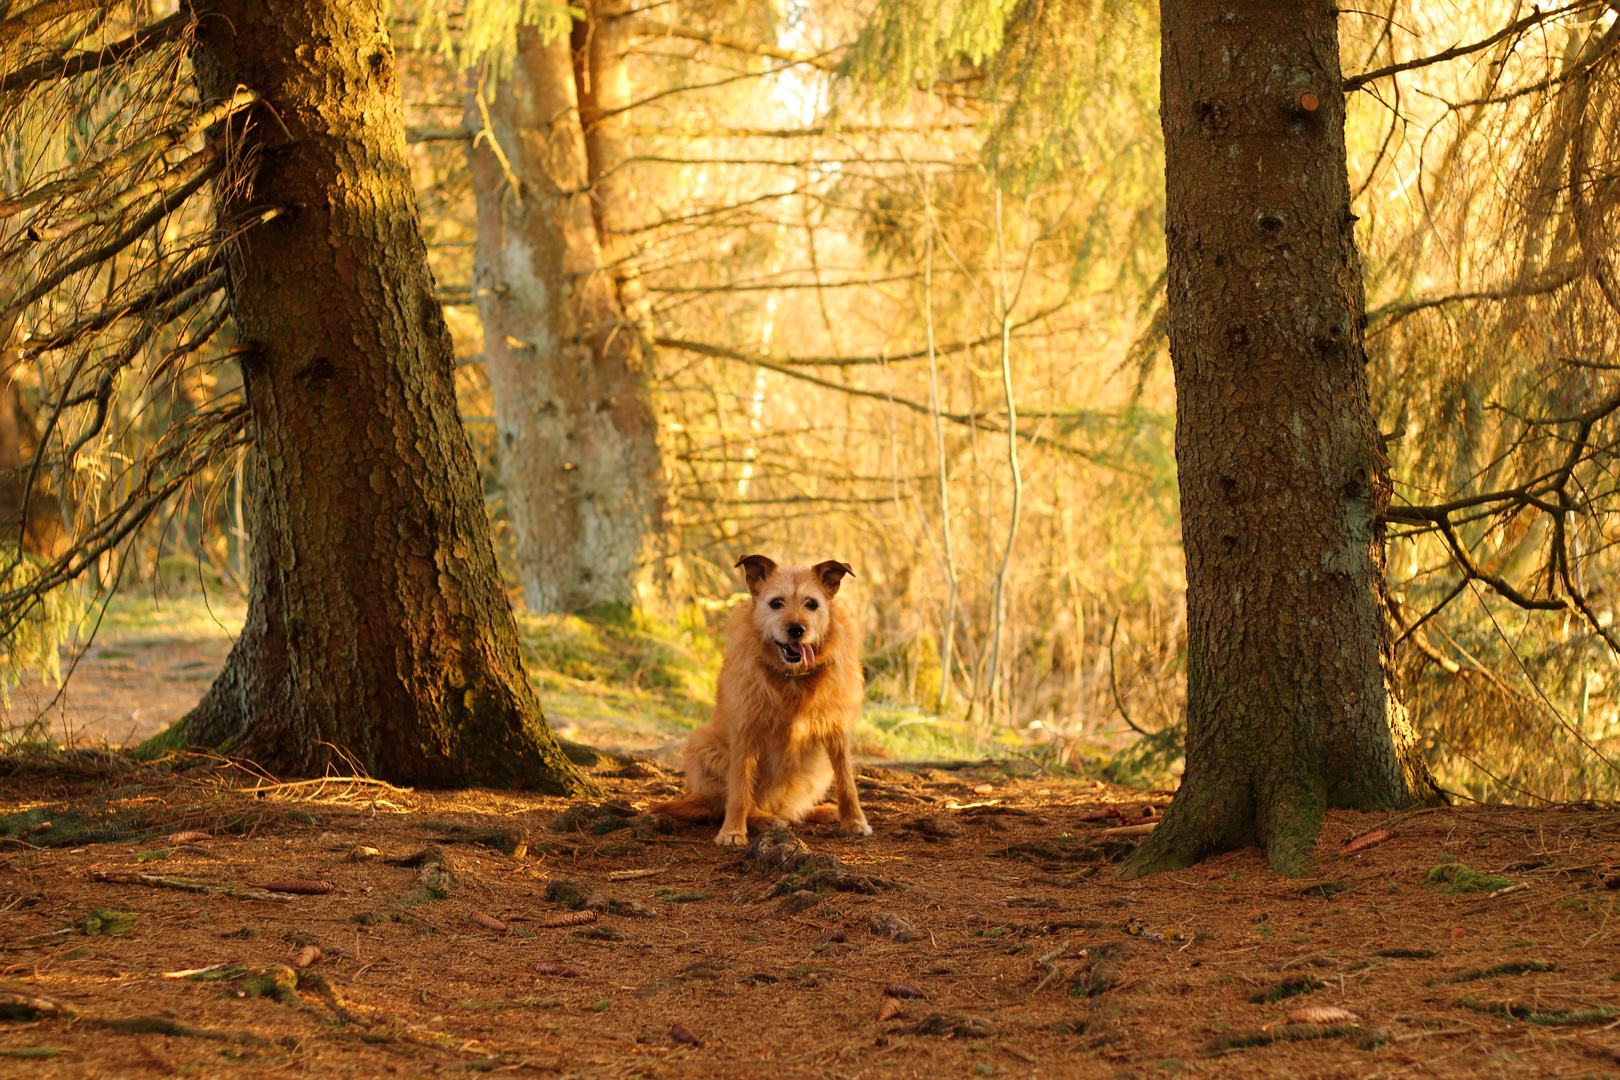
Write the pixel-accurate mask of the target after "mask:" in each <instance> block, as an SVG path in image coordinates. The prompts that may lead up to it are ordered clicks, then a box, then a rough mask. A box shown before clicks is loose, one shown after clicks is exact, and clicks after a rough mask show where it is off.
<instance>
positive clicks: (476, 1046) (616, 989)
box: [0, 764, 1620, 1080]
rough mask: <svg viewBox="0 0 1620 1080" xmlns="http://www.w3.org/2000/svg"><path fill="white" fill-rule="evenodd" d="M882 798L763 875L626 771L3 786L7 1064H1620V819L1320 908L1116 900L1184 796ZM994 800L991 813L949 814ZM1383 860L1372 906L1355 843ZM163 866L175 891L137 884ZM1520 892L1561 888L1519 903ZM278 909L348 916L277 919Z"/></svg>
mask: <svg viewBox="0 0 1620 1080" xmlns="http://www.w3.org/2000/svg"><path fill="white" fill-rule="evenodd" d="M872 772H873V773H874V775H877V776H878V777H879V779H880V781H881V782H877V781H874V782H871V783H863V788H862V790H863V799H864V800H865V801H866V803H867V811H868V816H869V817H870V819H871V821H872V824H873V826H874V828H875V829H876V830H877V833H876V835H875V836H873V837H872V838H870V839H866V840H855V839H851V838H847V837H844V836H842V835H841V834H840V833H838V832H837V831H836V829H834V828H832V827H822V826H804V827H801V828H800V829H798V830H797V831H796V834H789V833H778V834H771V835H767V836H763V837H761V838H760V840H759V842H758V843H757V844H756V845H755V846H754V847H753V848H752V849H750V851H749V852H748V853H747V854H745V855H744V856H743V857H741V858H739V857H738V856H737V855H736V853H735V852H728V851H725V850H722V849H720V848H717V847H715V846H714V845H713V844H712V832H713V830H712V828H691V829H687V828H681V827H678V826H671V825H670V823H668V822H648V821H647V820H645V815H642V814H641V812H640V810H641V808H643V807H645V806H646V805H648V804H650V803H651V802H654V801H656V799H657V798H658V797H659V796H660V795H661V794H663V792H660V791H659V790H658V789H659V787H660V784H661V783H662V781H661V780H660V779H658V778H656V777H655V778H654V779H652V780H651V781H648V780H638V779H636V778H634V777H612V776H608V775H606V774H602V773H599V774H598V781H599V783H601V784H602V785H603V787H604V788H605V789H606V791H607V797H606V798H605V799H604V800H603V801H602V802H599V803H592V804H577V803H576V804H573V806H572V807H571V806H570V804H569V803H567V802H566V801H563V800H557V799H546V798H541V797H535V796H529V795H524V794H521V793H511V792H489V791H476V790H475V791H460V792H435V793H420V792H412V791H408V790H404V789H397V788H382V787H377V786H374V785H367V784H363V783H360V782H359V781H357V780H346V781H342V782H335V781H326V782H313V783H298V784H291V785H276V784H267V783H265V782H264V781H262V780H258V781H254V782H253V784H252V786H253V787H254V788H256V789H257V790H252V789H249V788H244V787H242V786H241V785H240V783H239V782H236V781H233V779H232V777H231V775H230V772H229V770H227V769H224V768H223V767H218V768H215V770H214V771H213V772H206V771H205V772H200V773H198V772H194V774H193V775H189V776H177V775H175V774H167V776H165V774H161V773H154V772H152V771H150V770H148V771H147V772H144V773H141V774H139V776H138V782H131V780H130V778H129V777H127V776H125V777H119V776H116V775H111V776H107V777H102V778H94V777H91V778H83V779H80V780H69V781H63V780H62V779H60V778H56V779H50V780H46V779H43V778H41V777H40V776H39V775H38V774H29V775H15V776H11V777H5V778H0V834H7V835H15V834H16V833H20V832H24V831H27V830H29V829H33V830H35V831H34V832H33V833H32V834H31V837H30V844H31V846H24V845H14V846H13V847H11V848H8V849H6V850H4V851H3V852H0V967H4V971H3V972H0V1052H4V1053H5V1055H6V1056H7V1057H8V1058H18V1057H21V1058H23V1059H26V1058H28V1057H30V1056H40V1057H47V1056H48V1057H49V1059H50V1060H51V1061H52V1062H53V1063H54V1064H53V1065H52V1066H50V1067H54V1068H62V1069H66V1070H68V1073H66V1074H73V1075H124V1074H131V1073H135V1072H136V1071H137V1070H145V1071H150V1069H151V1068H152V1062H151V1060H150V1059H149V1058H147V1057H146V1056H145V1055H143V1052H142V1050H141V1047H142V1046H145V1045H148V1044H146V1043H142V1041H141V1040H142V1038H143V1037H153V1036H159V1037H162V1039H163V1042H162V1047H163V1049H162V1056H163V1060H164V1061H165V1062H167V1063H168V1066H169V1067H170V1071H195V1070H202V1071H204V1072H205V1073H212V1072H213V1071H215V1070H217V1069H218V1068H219V1066H220V1063H221V1062H222V1060H223V1061H226V1062H236V1063H247V1064H250V1067H251V1069H252V1070H255V1071H259V1072H264V1073H269V1072H272V1071H279V1070H282V1069H285V1068H288V1067H295V1068H304V1069H314V1070H316V1071H325V1072H331V1073H333V1074H335V1075H363V1076H369V1075H379V1074H382V1073H386V1072H389V1071H390V1070H391V1069H394V1070H398V1071H400V1072H404V1073H415V1074H421V1073H428V1072H435V1071H442V1070H444V1069H451V1070H461V1069H473V1070H477V1071H489V1070H497V1069H498V1070H505V1071H516V1072H519V1073H520V1074H534V1073H540V1074H548V1075H557V1074H560V1073H564V1072H566V1073H568V1074H570V1075H575V1076H581V1077H589V1076H601V1077H603V1078H604V1080H606V1078H607V1077H609V1076H614V1077H617V1076H621V1075H624V1074H625V1070H626V1069H629V1070H630V1071H632V1072H635V1073H638V1074H640V1075H645V1076H670V1077H687V1076H693V1077H695V1076H710V1075H745V1074H748V1075H751V1074H752V1073H754V1072H759V1071H761V1070H762V1069H763V1070H765V1071H770V1072H780V1073H781V1074H782V1075H783V1076H784V1077H798V1076H804V1077H807V1078H808V1077H816V1078H821V1077H825V1076H829V1075H832V1074H833V1073H846V1074H848V1075H855V1074H856V1073H860V1074H862V1075H863V1076H873V1077H886V1076H896V1077H900V1076H915V1075H930V1076H931V1075H951V1074H957V1075H962V1074H973V1073H975V1072H978V1073H982V1074H983V1075H992V1074H993V1073H994V1072H1003V1071H1010V1070H1011V1071H1016V1070H1023V1069H1024V1067H1025V1066H1026V1065H1027V1066H1039V1067H1041V1068H1042V1069H1043V1071H1045V1072H1048V1073H1051V1074H1054V1075H1055V1074H1061V1075H1065V1076H1077V1077H1081V1078H1091V1077H1096V1078H1098V1080H1101V1078H1103V1077H1113V1076H1120V1075H1149V1074H1152V1073H1154V1072H1155V1071H1159V1070H1160V1069H1161V1067H1162V1063H1164V1062H1167V1061H1184V1062H1187V1063H1189V1066H1190V1065H1191V1063H1194V1062H1196V1061H1197V1060H1199V1059H1200V1058H1202V1057H1208V1056H1210V1055H1214V1056H1217V1057H1218V1058H1219V1059H1220V1063H1219V1066H1218V1069H1219V1073H1220V1075H1222V1076H1233V1077H1251V1076H1252V1077H1257V1078H1258V1077H1273V1076H1294V1075H1301V1076H1309V1075H1323V1076H1327V1075H1351V1074H1356V1075H1362V1074H1373V1073H1379V1074H1382V1075H1385V1076H1405V1075H1412V1076H1418V1075H1422V1076H1440V1077H1446V1078H1451V1077H1458V1078H1461V1077H1464V1076H1477V1075H1496V1074H1498V1073H1500V1074H1501V1075H1509V1074H1511V1073H1513V1071H1514V1066H1513V1065H1512V1064H1511V1063H1513V1062H1521V1063H1527V1062H1531V1061H1533V1062H1534V1063H1535V1066H1536V1068H1537V1069H1539V1070H1541V1071H1543V1072H1546V1073H1547V1074H1548V1075H1552V1074H1554V1073H1558V1072H1561V1071H1563V1072H1569V1073H1571V1075H1576V1074H1580V1073H1582V1071H1583V1070H1584V1071H1587V1072H1589V1071H1590V1067H1591V1061H1592V1056H1593V1054H1599V1055H1601V1054H1603V1053H1608V1052H1609V1051H1608V1049H1607V1048H1608V1046H1609V1044H1610V1043H1611V1042H1614V1041H1617V1040H1615V1039H1613V1038H1612V1037H1611V1036H1610V1035H1609V1034H1607V1033H1606V1031H1605V1030H1604V1026H1605V1025H1606V1024H1609V1023H1612V1022H1613V1018H1614V1017H1616V1016H1620V982H1617V981H1615V980H1614V979H1611V976H1616V975H1620V962H1616V961H1614V960H1613V959H1612V956H1613V950H1612V942H1611V941H1610V939H1609V937H1607V936H1606V935H1608V934H1609V931H1608V927H1609V926H1611V925H1620V894H1617V893H1616V892H1615V891H1612V890H1611V889H1610V888H1609V887H1608V884H1607V883H1608V879H1610V878H1614V877H1615V876H1616V872H1615V864H1614V861H1613V860H1614V851H1615V847H1616V845H1617V844H1620V813H1616V812H1614V811H1609V810H1603V809H1596V810H1593V809H1585V810H1577V809H1560V810H1556V811H1551V810H1537V811H1532V810H1512V809H1502V808H1483V809H1475V808H1471V809H1466V810H1465V809H1456V810H1451V811H1446V812H1443V813H1442V815H1440V817H1441V818H1442V819H1443V820H1436V821H1435V824H1436V826H1437V827H1436V828H1433V829H1426V830H1421V831H1420V830H1410V829H1403V830H1401V831H1399V832H1397V831H1395V830H1393V829H1390V828H1389V827H1388V825H1387V824H1386V820H1385V817H1384V816H1382V815H1376V814H1347V813H1346V814H1340V813H1335V814H1330V815H1329V820H1328V823H1327V826H1326V828H1325V830H1324V837H1323V841H1322V844H1321V847H1320V851H1319V854H1318V857H1317V865H1316V866H1314V867H1313V871H1314V872H1315V873H1317V874H1319V875H1321V876H1320V877H1317V878H1313V879H1311V881H1313V882H1315V883H1316V885H1320V884H1321V883H1323V882H1326V883H1328V884H1330V885H1333V886H1335V887H1334V888H1318V887H1309V888H1307V887H1303V886H1301V884H1300V883H1298V882H1291V881H1289V880H1287V879H1282V878H1279V877H1277V876H1276V875H1273V874H1271V873H1269V872H1268V871H1267V870H1266V869H1265V868H1264V864H1263V861H1262V859H1261V857H1260V855H1259V853H1258V852H1257V851H1253V850H1250V851H1240V852H1233V853H1229V854H1226V855H1221V856H1217V857H1215V858H1213V859H1210V860H1208V861H1206V862H1204V863H1202V864H1199V865H1198V866H1194V867H1192V868H1190V869H1188V870H1184V871H1180V872H1177V873H1173V874H1166V875H1161V876H1159V877H1156V878H1151V879H1148V880H1146V881H1139V882H1122V881H1120V880H1118V879H1117V877H1115V874H1114V871H1115V868H1116V867H1117V863H1118V861H1119V860H1120V859H1121V858H1123V857H1124V856H1125V855H1126V854H1128V853H1129V851H1130V850H1131V847H1132V845H1133V844H1134V843H1135V842H1137V840H1138V839H1139V838H1134V837H1118V836H1113V837H1110V836H1106V835H1105V830H1107V829H1109V828H1113V827H1118V824H1119V823H1120V822H1137V821H1140V820H1141V819H1142V818H1151V819H1156V818H1157V816H1158V811H1160V810H1162V807H1163V805H1164V802H1165V800H1163V799H1162V798H1160V799H1157V800H1149V801H1148V802H1146V803H1144V796H1143V794H1142V793H1141V792H1135V791H1130V790H1129V789H1125V788H1118V787H1113V786H1111V785H1107V784H1104V783H1101V782H1096V781H1083V780H1070V779H1056V778H1052V777H1040V776H1035V775H1029V774H1028V772H1027V770H1026V772H1025V774H1023V775H1016V774H1015V773H1014V771H1013V770H1007V769H998V768H996V767H995V766H994V765H993V764H987V765H981V766H978V767H977V771H976V773H974V774H973V775H969V776H965V777H964V776H962V775H961V773H960V771H959V772H958V775H951V774H948V773H945V772H943V771H939V770H935V771H932V772H930V771H928V770H923V769H918V770H915V771H908V770H904V769H896V768H885V769H882V770H872ZM976 777H977V779H976ZM965 781H972V783H971V784H970V785H969V786H972V787H978V786H983V785H984V784H990V785H991V787H992V790H993V792H994V794H995V803H996V805H995V806H982V805H981V806H966V807H958V808H955V809H953V808H952V804H953V802H954V801H955V799H956V798H957V797H959V794H960V792H961V791H962V790H964V782H965ZM199 790H203V791H206V792H208V793H209V794H208V796H207V797H206V798H201V797H199V796H198V792H199ZM381 795H385V796H386V801H387V802H388V803H389V804H390V805H389V806H386V807H379V806H376V805H372V804H373V803H374V802H375V801H376V800H377V797H378V796H381ZM559 819H560V821H559ZM558 824H561V825H562V826H563V827H564V828H563V829H562V830H561V831H559V830H558V829H557V828H555V827H554V826H556V825H558ZM1442 825H1443V827H1441V826H1442ZM1380 831H1382V832H1384V833H1386V834H1387V835H1385V836H1382V837H1380V838H1379V839H1378V841H1377V842H1376V843H1372V844H1366V843H1363V844H1361V845H1358V846H1357V849H1356V850H1354V851H1352V852H1349V853H1348V854H1350V855H1351V856H1352V857H1353V858H1354V860H1355V862H1354V866H1355V870H1354V873H1353V874H1352V875H1349V876H1347V875H1346V872H1345V865H1346V864H1345V862H1344V861H1342V860H1344V859H1345V856H1346V852H1345V848H1346V846H1347V844H1346V838H1350V839H1352V840H1353V839H1354V838H1364V839H1365V838H1370V837H1374V836H1377V835H1378V834H1379V833H1380ZM186 833H195V834H202V835H199V836H186V835H184V834H186ZM535 838H540V839H538V840H536V839H535ZM154 839H155V840H157V841H158V842H160V843H164V842H166V843H167V844H169V845H172V846H170V847H167V848H165V849H162V850H165V851H166V852H167V853H166V854H164V855H163V856H162V859H161V865H162V866H163V867H164V870H165V872H164V873H163V874H150V873H145V872H142V871H139V870H137V869H135V868H136V867H138V866H140V865H141V863H140V856H141V855H142V854H143V853H145V852H148V851H151V850H152V847H151V845H152V842H153V840H154ZM59 840H61V841H65V842H63V843H58V842H56V841H59ZM34 841H37V842H34ZM203 844H206V845H207V847H206V848H204V847H202V846H201V845H203ZM70 845H71V847H70ZM187 845H189V849H188V846H187ZM452 847H453V848H454V853H452V851H451V848H452ZM1527 855H1528V856H1534V859H1533V860H1532V861H1531V862H1526V858H1527ZM1525 867H1531V869H1532V870H1533V873H1534V878H1535V883H1536V888H1535V890H1534V891H1530V892H1514V893H1511V894H1502V893H1500V892H1499V890H1500V889H1501V888H1502V887H1503V885H1502V884H1501V883H1502V882H1512V883H1514V884H1520V883H1522V877H1523V874H1524V872H1525V870H1524V868H1525ZM1476 868H1477V869H1476ZM1431 871H1438V873H1431ZM1509 875H1516V876H1509ZM289 884H302V885H314V886H319V887H320V888H319V889H316V888H307V889H299V890H298V891H293V890H283V889H275V890H272V889H270V888H268V886H286V885H289ZM1341 884H1342V887H1341ZM1492 886H1494V887H1495V888H1492ZM1454 889H1455V890H1456V891H1451V890H1454ZM800 894H803V895H805V896H807V897H809V898H810V903H809V904H808V905H807V906H804V907H802V908H801V909H800V910H797V911H794V912H792V913H786V912H785V910H784V909H782V908H781V907H780V906H779V900H780V899H781V898H783V897H796V896H799V895H800ZM1493 894H1494V895H1493ZM700 896H701V899H699V897H700ZM688 898H691V899H688ZM1032 909H1035V910H1036V911H1038V914H1035V913H1034V911H1032ZM87 913H89V914H87ZM92 915H93V916H94V919H95V921H94V922H92V918H91V917H92ZM486 920H487V921H486ZM492 924H493V925H492ZM92 927H94V928H95V929H96V930H100V929H101V928H103V927H110V928H112V930H113V933H112V936H108V934H107V933H105V932H103V933H99V934H97V936H95V937H93V938H91V937H88V936H87V931H91V930H92ZM497 928H502V929H497ZM503 929H504V932H503ZM315 935H319V940H320V943H319V944H317V942H316V937H315ZM287 942H291V943H292V945H291V947H289V946H288V945H287V944H286V943H287ZM92 945H93V948H92V947H86V946H92ZM1291 969H1292V970H1291ZM1302 969H1303V970H1308V971H1309V972H1310V973H1311V974H1309V975H1303V974H1300V972H1301V970H1302ZM1464 991H1466V992H1464ZM1301 993H1304V994H1308V996H1304V997H1301V996H1297V995H1300V994H1301ZM1251 999H1254V1000H1251ZM918 1006H925V1007H923V1008H920V1009H919V1008H918ZM908 1008H910V1009H913V1010H916V1011H913V1012H912V1013H911V1015H910V1016H908V1015H907V1012H906V1010H907V1009H908ZM694 1033H697V1034H694ZM1569 1034H1575V1035H1578V1036H1579V1038H1570V1037H1567V1036H1568V1035H1569ZM1555 1036H1556V1037H1555ZM222 1048H224V1049H223V1050H222ZM13 1051H15V1052H16V1053H13ZM1490 1061H1495V1062H1499V1063H1501V1064H1500V1068H1496V1067H1491V1068H1486V1067H1485V1065H1484V1063H1486V1062H1490ZM295 1062H297V1063H301V1064H296V1065H295V1064H294V1063H295ZM764 1063H770V1064H769V1065H768V1066H766V1065H765V1064H764ZM986 1065H988V1066H990V1067H991V1068H992V1072H991V1073H984V1072H983V1069H982V1068H980V1066H986ZM44 1067H46V1066H28V1065H26V1064H25V1063H24V1061H19V1062H18V1064H17V1065H16V1066H15V1068H17V1069H22V1068H44ZM1493 1069H1494V1071H1493ZM1195 1071H1196V1070H1195ZM1010 1074H1012V1073H1011V1072H1009V1075H1010Z"/></svg>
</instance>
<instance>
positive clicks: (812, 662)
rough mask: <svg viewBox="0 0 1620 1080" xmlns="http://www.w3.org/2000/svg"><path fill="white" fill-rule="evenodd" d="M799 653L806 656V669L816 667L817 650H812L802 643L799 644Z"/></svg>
mask: <svg viewBox="0 0 1620 1080" xmlns="http://www.w3.org/2000/svg"><path fill="white" fill-rule="evenodd" d="M799 652H800V654H802V655H803V656H804V666H805V667H807V668H813V667H815V666H816V650H815V649H813V648H811V647H810V646H809V645H806V644H804V643H803V642H800V643H799Z"/></svg>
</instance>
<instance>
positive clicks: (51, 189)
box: [0, 90, 259, 218]
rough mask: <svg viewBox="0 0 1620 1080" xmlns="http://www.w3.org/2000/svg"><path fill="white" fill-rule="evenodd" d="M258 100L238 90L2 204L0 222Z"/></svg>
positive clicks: (173, 143) (89, 184)
mask: <svg viewBox="0 0 1620 1080" xmlns="http://www.w3.org/2000/svg"><path fill="white" fill-rule="evenodd" d="M258 100H259V95H258V94H257V93H255V92H253V91H252V90H238V91H237V92H236V93H235V94H233V95H231V96H230V97H229V98H227V99H226V100H224V101H221V102H219V103H218V104H216V105H213V106H210V107H209V108H207V109H204V110H202V111H201V112H199V113H197V115H195V116H194V117H192V118H191V119H189V120H187V121H186V122H185V123H183V124H175V125H173V126H171V127H168V128H165V129H163V130H162V131H160V132H158V133H157V134H155V135H152V136H149V137H148V138H145V139H141V140H139V141H137V142H136V143H135V144H134V145H132V146H129V147H127V148H126V149H124V150H121V151H119V152H118V153H116V154H113V155H111V156H110V157H105V158H102V159H101V160H100V161H96V162H92V163H90V164H80V165H76V166H75V167H74V169H73V172H72V174H71V175H70V176H66V177H63V178H62V179H60V180H52V181H49V182H47V183H44V184H41V185H39V186H38V187H36V188H34V189H33V190H32V191H25V192H23V193H21V194H20V195H17V196H15V197H14V198H11V199H9V200H6V201H3V202H0V218H6V217H10V216H12V215H13V214H16V213H18V212H19V211H22V210H27V209H28V208H30V207H33V206H38V205H39V204H40V203H43V202H47V201H49V200H51V199H54V198H58V197H60V196H63V195H71V194H73V193H74V192H78V191H85V190H87V189H89V188H91V187H94V186H95V185H96V184H97V183H99V182H100V181H101V180H102V179H103V178H105V177H107V176H109V175H111V174H113V173H115V172H118V171H120V170H122V169H125V168H128V167H129V166H130V165H132V164H134V163H135V162H136V161H139V160H140V159H141V158H144V157H148V156H150V155H152V154H156V153H158V152H160V151H162V150H166V149H168V148H169V147H171V146H176V145H178V144H180V143H183V142H185V141H186V140H187V139H189V138H191V137H192V136H193V135H196V134H197V133H198V132H200V131H202V130H203V129H205V128H207V127H209V126H211V125H213V124H216V123H218V122H219V121H221V120H223V119H225V118H226V117H228V116H230V115H232V114H233V113H237V112H240V111H241V110H243V109H245V108H247V107H248V106H249V105H252V104H253V103H254V102H256V101H258ZM177 168H178V166H177ZM170 171H171V172H172V171H173V170H170ZM126 194H127V193H126ZM127 203H128V200H127V199H125V201H124V205H127Z"/></svg>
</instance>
